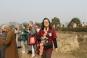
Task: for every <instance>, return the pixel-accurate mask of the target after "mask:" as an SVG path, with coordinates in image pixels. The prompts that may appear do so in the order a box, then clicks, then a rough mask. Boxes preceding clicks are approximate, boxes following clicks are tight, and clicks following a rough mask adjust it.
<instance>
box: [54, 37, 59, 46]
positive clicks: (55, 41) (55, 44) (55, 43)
mask: <svg viewBox="0 0 87 58" xmlns="http://www.w3.org/2000/svg"><path fill="white" fill-rule="evenodd" d="M53 43H54V47H55V48H58V46H57V40H56V38H55V39H53Z"/></svg>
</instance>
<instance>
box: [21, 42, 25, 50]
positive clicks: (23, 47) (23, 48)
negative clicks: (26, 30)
mask: <svg viewBox="0 0 87 58" xmlns="http://www.w3.org/2000/svg"><path fill="white" fill-rule="evenodd" d="M21 45H22V50H23V51H25V42H22V41H21Z"/></svg>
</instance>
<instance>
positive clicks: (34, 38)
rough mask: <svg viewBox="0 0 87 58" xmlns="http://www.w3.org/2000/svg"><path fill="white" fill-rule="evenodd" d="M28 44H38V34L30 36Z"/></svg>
mask: <svg viewBox="0 0 87 58" xmlns="http://www.w3.org/2000/svg"><path fill="white" fill-rule="evenodd" d="M28 44H29V45H33V44H36V36H35V35H34V36H28Z"/></svg>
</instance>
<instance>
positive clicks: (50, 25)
mask: <svg viewBox="0 0 87 58" xmlns="http://www.w3.org/2000/svg"><path fill="white" fill-rule="evenodd" d="M44 20H48V21H49V28H50V29H51V28H52V26H51V23H50V20H49V19H48V18H44V19H43V21H42V27H41V29H42V30H43V29H44V27H45V26H44Z"/></svg>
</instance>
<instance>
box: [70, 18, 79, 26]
mask: <svg viewBox="0 0 87 58" xmlns="http://www.w3.org/2000/svg"><path fill="white" fill-rule="evenodd" d="M72 22H74V23H76V24H77V25H78V24H80V23H81V21H80V19H79V18H72V20H71V21H70V24H71V23H72Z"/></svg>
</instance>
